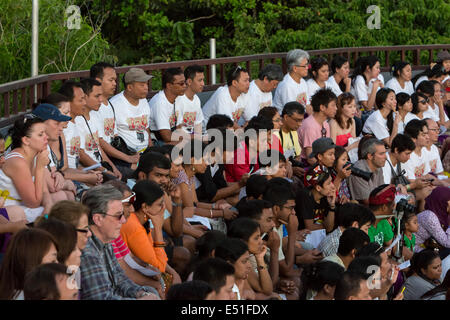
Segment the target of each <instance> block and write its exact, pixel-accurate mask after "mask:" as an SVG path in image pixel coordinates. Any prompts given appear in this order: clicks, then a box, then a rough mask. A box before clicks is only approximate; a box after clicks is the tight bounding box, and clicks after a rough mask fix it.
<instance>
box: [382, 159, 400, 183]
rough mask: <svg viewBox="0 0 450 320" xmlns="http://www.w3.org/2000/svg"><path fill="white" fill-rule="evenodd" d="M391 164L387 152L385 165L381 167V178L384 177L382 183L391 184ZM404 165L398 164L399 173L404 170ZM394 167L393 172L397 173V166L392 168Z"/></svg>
mask: <svg viewBox="0 0 450 320" xmlns="http://www.w3.org/2000/svg"><path fill="white" fill-rule="evenodd" d="M391 166H392V162H391V158H390V157H389V152H386V163H385V164H384V167H383V177H384V183H385V184H391V180H392V168H391ZM404 166H405V164H404V163H400V172H402V170H403V169H405V168H404ZM393 167H394V171H395V172H396V173H397V165H395V166H393Z"/></svg>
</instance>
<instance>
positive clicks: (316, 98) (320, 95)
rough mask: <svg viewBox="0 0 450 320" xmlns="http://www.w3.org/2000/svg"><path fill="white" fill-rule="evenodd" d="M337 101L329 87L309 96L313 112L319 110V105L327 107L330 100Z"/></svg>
mask: <svg viewBox="0 0 450 320" xmlns="http://www.w3.org/2000/svg"><path fill="white" fill-rule="evenodd" d="M333 100H334V101H337V97H336V95H335V94H334V93H333V91H332V90H331V89H328V88H326V89H320V90H318V91H317V92H316V93H315V94H314V95H313V96H312V97H311V106H312V108H313V111H314V112H320V106H321V105H324V106H325V107H326V108H328V104H329V103H330V102H331V101H333Z"/></svg>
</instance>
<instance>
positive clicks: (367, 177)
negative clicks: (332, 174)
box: [344, 161, 373, 181]
mask: <svg viewBox="0 0 450 320" xmlns="http://www.w3.org/2000/svg"><path fill="white" fill-rule="evenodd" d="M349 165H350V170H351V172H352V175H354V176H357V177H360V178H363V179H364V180H366V181H369V180H370V178H372V175H373V173H372V172H368V171H364V170H361V169H359V168H356V167H355V166H354V165H353V164H352V163H351V162H350V161H347V163H346V164H345V165H344V168H345V167H348V166H349Z"/></svg>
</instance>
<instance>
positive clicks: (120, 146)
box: [110, 136, 136, 156]
mask: <svg viewBox="0 0 450 320" xmlns="http://www.w3.org/2000/svg"><path fill="white" fill-rule="evenodd" d="M110 145H111V146H112V147H113V148H115V149H117V150H119V151H120V152H122V153H125V154H126V155H129V156H131V155H134V154H136V152H135V151H133V150H130V148H128V146H127V144H126V143H125V140H123V138H122V137H120V136H115V137H114V138H112V140H111V143H110Z"/></svg>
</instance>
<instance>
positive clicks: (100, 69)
mask: <svg viewBox="0 0 450 320" xmlns="http://www.w3.org/2000/svg"><path fill="white" fill-rule="evenodd" d="M90 76H91V78H93V79H95V80H97V81H98V82H101V84H102V97H103V99H102V100H103V101H102V104H101V105H100V109H99V110H98V111H96V112H91V115H92V119H94V118H96V122H97V126H98V129H99V131H98V135H99V137H98V138H99V142H100V147H101V148H102V149H103V151H104V152H105V153H106V154H107V155H108V157H109V158H110V159H111V161H112V162H113V163H114V165H115V166H116V167H117V169H118V170H119V171H120V173H121V174H122V176H124V177H125V178H127V177H129V176H131V174H132V173H133V171H134V169H136V165H137V163H138V161H139V154H138V153H135V154H126V153H124V152H122V151H120V150H118V149H116V148H115V147H113V146H112V145H111V142H112V141H113V140H114V139H117V136H118V132H117V127H116V116H115V110H114V106H113V105H111V103H110V102H109V99H110V98H111V97H112V96H114V94H115V93H116V84H117V74H116V70H115V69H114V66H113V65H111V64H109V63H106V62H99V63H96V64H94V65H93V66H92V67H91V69H90Z"/></svg>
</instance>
